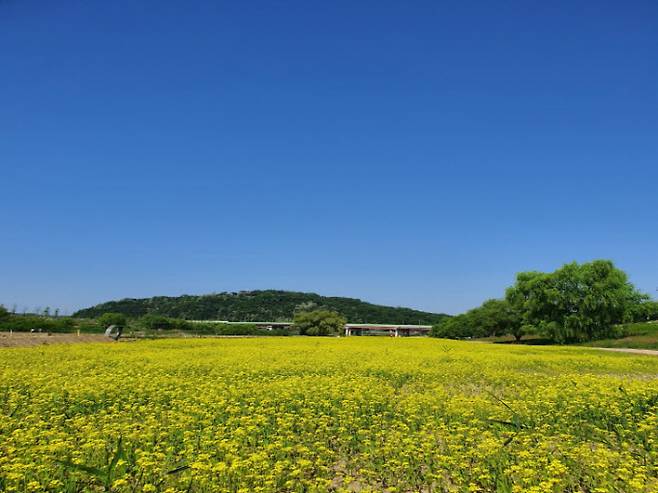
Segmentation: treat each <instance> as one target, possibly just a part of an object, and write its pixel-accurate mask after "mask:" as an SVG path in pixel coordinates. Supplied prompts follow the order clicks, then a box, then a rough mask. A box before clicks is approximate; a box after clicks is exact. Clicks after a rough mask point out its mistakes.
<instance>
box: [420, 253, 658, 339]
mask: <svg viewBox="0 0 658 493" xmlns="http://www.w3.org/2000/svg"><path fill="white" fill-rule="evenodd" d="M648 320H658V302H655V301H651V300H650V299H649V296H647V295H646V294H643V293H641V292H639V291H638V290H637V289H636V288H635V287H634V286H633V285H632V284H631V283H630V282H629V281H628V277H627V275H626V273H625V272H623V271H622V270H620V269H618V268H616V267H615V266H614V264H613V263H612V262H611V261H608V260H596V261H593V262H589V263H584V264H578V263H576V262H573V263H570V264H566V265H564V266H563V267H561V268H560V269H557V270H556V271H555V272H551V273H545V272H521V273H519V274H518V275H517V277H516V283H515V284H514V285H513V286H511V287H510V288H508V289H507V290H506V292H505V297H504V298H502V299H493V300H487V301H485V302H484V303H483V304H482V306H479V307H477V308H474V309H472V310H469V311H468V312H466V313H464V314H461V315H458V316H455V317H451V318H448V319H445V320H443V321H442V322H440V323H439V324H436V325H435V326H434V327H433V330H432V335H433V336H434V337H445V338H453V339H462V338H482V337H496V336H503V335H512V336H514V337H515V338H516V340H520V339H521V338H522V337H523V336H524V335H529V334H533V335H539V336H542V337H544V338H547V339H549V340H551V341H555V342H559V343H567V342H582V341H590V340H595V339H603V338H614V337H620V336H623V335H624V334H623V330H624V328H623V327H622V326H620V325H619V324H623V323H628V322H645V321H648Z"/></svg>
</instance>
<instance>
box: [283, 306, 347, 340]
mask: <svg viewBox="0 0 658 493" xmlns="http://www.w3.org/2000/svg"><path fill="white" fill-rule="evenodd" d="M346 323H347V322H346V320H345V319H344V318H343V317H342V316H341V315H340V314H338V313H336V312H332V311H329V310H314V311H312V312H299V313H297V314H296V315H295V319H294V327H295V329H297V330H298V331H299V333H300V334H301V335H308V336H331V335H339V334H341V333H342V332H343V330H344V328H345V324H346Z"/></svg>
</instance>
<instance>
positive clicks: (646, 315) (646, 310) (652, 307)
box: [633, 300, 658, 322]
mask: <svg viewBox="0 0 658 493" xmlns="http://www.w3.org/2000/svg"><path fill="white" fill-rule="evenodd" d="M633 320H634V321H635V322H646V321H649V320H658V301H650V300H646V301H645V302H644V303H639V304H638V305H637V306H636V307H635V308H634V310H633Z"/></svg>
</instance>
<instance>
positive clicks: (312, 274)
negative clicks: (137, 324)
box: [0, 0, 658, 313]
mask: <svg viewBox="0 0 658 493" xmlns="http://www.w3.org/2000/svg"><path fill="white" fill-rule="evenodd" d="M192 4H193V5H192ZM657 18H658V4H657V3H656V2H654V1H637V2H632V3H620V2H616V1H583V2H568V1H556V2H527V1H516V2H504V1H503V2H485V1H482V2H458V1H446V2H436V1H427V2H423V1H417V2H397V1H395V2H393V1H391V2H388V1H376V2H375V1H360V2H353V1H350V2H347V1H346V2H340V1H339V2H307V1H298V2H271V1H267V2H258V1H255V2H216V1H199V2H180V1H178V2H172V1H163V0H160V1H158V2H145V1H144V2H141V1H140V2H136V1H123V0H120V1H114V2H83V1H81V0H78V1H66V0H64V1H60V2H46V1H18V0H5V1H1V2H0V46H2V49H1V50H0V173H1V174H0V176H1V177H2V178H1V183H2V192H1V193H0V211H1V213H2V228H1V229H0V238H1V241H0V303H4V304H5V305H12V304H14V303H16V304H17V305H18V306H19V309H20V307H23V306H26V307H28V308H30V309H31V308H33V307H35V306H41V307H44V306H51V307H61V308H63V309H65V310H69V311H71V310H73V309H76V308H80V307H83V306H88V305H90V304H94V303H97V302H101V301H106V300H109V299H115V298H123V297H143V296H151V295H176V294H182V293H190V294H192V293H207V292H219V291H237V290H244V289H266V288H278V289H292V290H300V291H314V292H318V293H321V294H325V295H344V296H353V297H358V298H361V299H365V300H368V301H372V302H376V303H382V304H391V305H401V306H411V307H416V308H420V309H425V310H431V311H437V312H448V313H458V312H460V311H463V310H465V309H467V308H470V307H472V306H475V305H477V304H479V303H480V302H482V301H483V300H484V299H487V298H490V297H496V296H500V295H501V294H502V293H503V290H504V288H505V287H506V286H508V285H509V284H511V283H512V282H513V279H514V275H515V273H516V272H518V271H522V270H552V269H554V268H556V267H558V266H560V265H561V264H563V263H565V262H569V261H572V260H578V261H587V260H590V259H595V258H609V259H612V260H614V261H615V262H616V263H617V264H618V265H619V266H620V267H622V268H623V269H625V270H626V271H627V272H628V273H629V275H630V277H631V280H632V281H633V282H634V283H635V284H636V285H637V286H638V287H640V288H641V289H643V290H644V291H646V292H649V293H652V294H655V293H656V288H657V287H658V63H657V60H658V24H657V23H656V19H657Z"/></svg>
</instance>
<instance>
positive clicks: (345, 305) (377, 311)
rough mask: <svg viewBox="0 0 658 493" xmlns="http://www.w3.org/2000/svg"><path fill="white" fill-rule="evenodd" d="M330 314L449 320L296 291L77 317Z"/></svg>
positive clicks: (163, 302)
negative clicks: (324, 310) (151, 314)
mask: <svg viewBox="0 0 658 493" xmlns="http://www.w3.org/2000/svg"><path fill="white" fill-rule="evenodd" d="M319 308H323V309H329V310H333V311H337V312H339V313H340V314H342V315H343V316H344V317H345V318H346V319H347V320H348V321H349V322H353V323H359V322H361V323H396V324H423V325H424V324H427V325H431V324H435V323H438V322H439V321H441V320H442V319H443V318H445V317H447V316H448V315H445V314H437V313H428V312H422V311H419V310H412V309H411V308H398V307H392V306H381V305H373V304H372V303H366V302H365V301H361V300H358V299H354V298H337V297H327V296H320V295H318V294H314V293H297V292H292V291H274V290H268V291H241V292H239V293H219V294H208V295H202V296H189V295H184V296H176V297H169V296H156V297H154V298H143V299H123V300H119V301H109V302H107V303H102V304H100V305H96V306H93V307H91V308H85V309H83V310H80V311H78V312H76V313H75V314H74V316H75V317H85V318H93V317H97V316H99V315H101V314H103V313H106V312H118V313H124V314H126V315H128V316H130V317H141V316H142V315H146V314H147V313H155V314H158V315H165V316H167V317H175V318H183V319H188V320H229V321H245V322H246V321H253V322H256V321H268V322H277V321H288V320H292V317H293V315H294V313H295V312H296V311H304V310H312V309H319Z"/></svg>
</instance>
